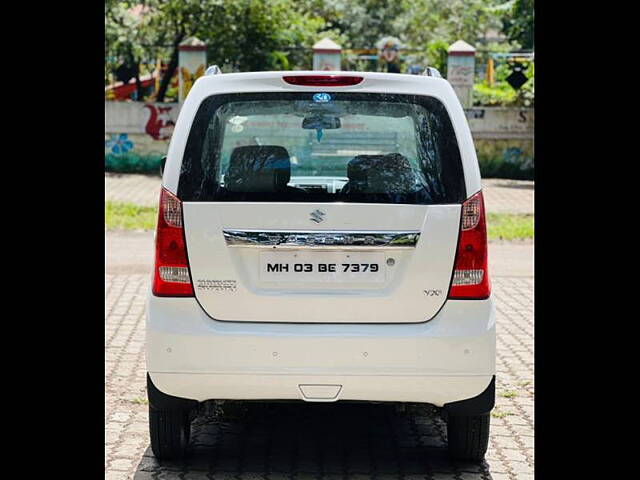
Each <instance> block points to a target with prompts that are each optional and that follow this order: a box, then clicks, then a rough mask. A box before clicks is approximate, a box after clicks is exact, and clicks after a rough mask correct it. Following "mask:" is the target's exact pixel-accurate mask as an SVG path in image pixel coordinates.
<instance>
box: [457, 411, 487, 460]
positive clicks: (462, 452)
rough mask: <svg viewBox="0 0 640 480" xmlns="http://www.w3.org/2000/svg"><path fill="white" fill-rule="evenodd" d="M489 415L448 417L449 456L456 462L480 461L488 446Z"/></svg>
mask: <svg viewBox="0 0 640 480" xmlns="http://www.w3.org/2000/svg"><path fill="white" fill-rule="evenodd" d="M489 423H490V419H489V414H488V413H485V414H482V415H449V419H448V421H447V436H448V437H449V454H450V455H451V456H452V457H454V458H456V459H458V460H471V461H480V460H482V459H483V458H484V454H485V453H486V452H487V447H488V445H489Z"/></svg>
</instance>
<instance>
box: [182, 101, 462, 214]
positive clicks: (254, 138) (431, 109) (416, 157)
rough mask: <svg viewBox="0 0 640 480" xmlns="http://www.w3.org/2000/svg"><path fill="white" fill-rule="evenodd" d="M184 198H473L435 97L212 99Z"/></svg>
mask: <svg viewBox="0 0 640 480" xmlns="http://www.w3.org/2000/svg"><path fill="white" fill-rule="evenodd" d="M178 195H179V197H180V198H181V199H182V200H183V201H192V202H193V201H228V202H244V201H254V202H255V201H257V202H262V201H264V202H361V203H405V204H442V203H460V202H462V201H463V200H464V198H465V191H464V177H463V173H462V164H461V160H460V152H459V149H458V144H457V141H456V137H455V134H454V131H453V128H452V125H451V121H450V119H449V115H448V114H447V112H446V110H445V108H444V106H443V105H442V103H441V102H440V101H439V100H437V99H435V98H432V97H427V96H418V95H390V94H376V93H367V94H363V93H334V92H331V93H325V92H309V93H307V92H302V93H260V94H255V93H250V94H249V93H243V94H231V95H214V96H211V97H209V98H207V99H206V100H204V101H203V102H202V104H201V105H200V108H199V110H198V112H197V114H196V116H195V119H194V122H193V125H192V128H191V131H190V133H189V138H188V141H187V147H186V149H185V155H184V158H183V162H182V167H181V172H180V180H179V185H178Z"/></svg>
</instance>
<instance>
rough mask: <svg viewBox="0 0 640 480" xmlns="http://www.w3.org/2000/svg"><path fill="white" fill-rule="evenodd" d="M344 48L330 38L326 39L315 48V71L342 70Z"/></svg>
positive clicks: (317, 43)
mask: <svg viewBox="0 0 640 480" xmlns="http://www.w3.org/2000/svg"><path fill="white" fill-rule="evenodd" d="M341 54H342V47H341V46H340V45H338V44H337V43H336V42H334V41H333V40H331V39H329V38H324V39H322V40H320V41H319V42H316V44H315V45H314V46H313V69H314V70H325V71H326V70H330V71H331V70H340V59H341V56H342V55H341Z"/></svg>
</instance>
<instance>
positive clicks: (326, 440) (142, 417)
mask: <svg viewBox="0 0 640 480" xmlns="http://www.w3.org/2000/svg"><path fill="white" fill-rule="evenodd" d="M106 243H107V258H106V261H107V278H106V312H105V313H106V333H105V341H106V348H105V350H106V372H105V374H106V380H105V382H106V394H107V398H106V412H105V429H106V434H105V450H106V472H107V473H106V479H107V480H111V479H132V478H133V479H134V480H146V479H152V478H154V479H205V478H206V479H231V478H234V479H268V480H275V479H280V478H283V479H284V478H290V479H293V478H295V479H316V478H322V479H361V480H364V479H407V480H408V479H442V480H444V479H458V480H466V479H484V480H487V479H493V480H503V479H509V480H514V479H519V480H527V479H532V478H533V468H532V467H533V395H534V389H533V350H532V349H533V311H532V310H533V307H532V301H533V270H532V265H533V263H532V260H533V258H532V257H533V255H532V253H533V252H532V251H533V248H532V245H531V244H530V243H529V244H508V243H506V244H500V243H496V244H491V246H490V259H491V263H492V270H493V289H494V294H495V298H496V303H497V322H498V333H497V375H498V376H497V378H498V380H497V398H496V401H497V407H496V408H495V410H494V412H493V417H492V418H491V424H492V425H491V439H490V445H489V451H488V453H487V457H486V462H485V463H484V464H482V465H473V464H467V463H457V462H452V461H450V460H449V459H448V458H447V455H446V448H445V446H446V433H445V432H446V430H445V425H444V423H443V421H442V419H440V418H439V416H437V415H435V414H434V413H432V412H430V411H428V410H424V409H416V408H412V409H410V410H409V411H405V412H401V411H396V410H395V409H394V408H392V407H389V406H384V405H371V406H354V405H348V404H347V405H343V404H331V405H329V404H301V405H275V406H270V407H265V406H261V405H253V406H250V407H247V408H244V409H243V408H235V409H227V410H225V411H223V412H217V413H216V412H211V413H212V414H211V415H208V416H202V417H200V418H198V419H196V420H195V421H194V424H193V432H192V439H193V444H194V446H193V449H192V453H191V455H190V457H189V458H188V459H187V461H185V462H177V463H176V462H174V463H171V462H163V463H162V464H159V463H158V462H157V461H156V460H155V458H154V457H153V455H152V454H151V451H150V448H149V436H148V431H147V405H146V393H145V367H144V299H145V295H146V291H147V288H148V282H149V265H150V261H151V252H152V234H150V233H111V232H108V233H107V234H106ZM213 413H215V414H213Z"/></svg>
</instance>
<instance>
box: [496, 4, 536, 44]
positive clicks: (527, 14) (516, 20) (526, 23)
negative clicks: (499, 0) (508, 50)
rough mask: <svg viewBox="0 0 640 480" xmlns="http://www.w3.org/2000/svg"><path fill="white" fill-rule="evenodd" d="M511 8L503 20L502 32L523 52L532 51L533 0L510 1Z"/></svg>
mask: <svg viewBox="0 0 640 480" xmlns="http://www.w3.org/2000/svg"><path fill="white" fill-rule="evenodd" d="M505 5H509V6H511V9H510V11H509V13H508V15H507V16H505V18H504V19H503V31H504V33H505V34H506V35H507V37H508V38H509V40H511V41H512V42H517V43H519V44H520V46H521V48H522V49H524V50H533V9H534V7H533V0H511V1H509V2H507V3H506V4H505Z"/></svg>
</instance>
